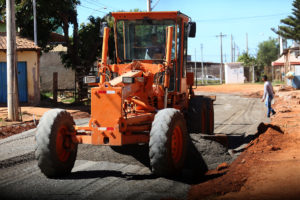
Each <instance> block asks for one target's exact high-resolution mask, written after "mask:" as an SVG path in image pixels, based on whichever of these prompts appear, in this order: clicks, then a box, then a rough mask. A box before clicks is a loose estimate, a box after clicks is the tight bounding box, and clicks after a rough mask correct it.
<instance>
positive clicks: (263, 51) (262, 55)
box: [257, 38, 279, 67]
mask: <svg viewBox="0 0 300 200" xmlns="http://www.w3.org/2000/svg"><path fill="white" fill-rule="evenodd" d="M278 54H279V44H278V41H277V40H276V39H272V38H269V40H267V41H264V42H261V43H260V44H259V45H258V52H257V62H258V65H259V66H261V67H266V66H271V63H272V61H274V60H276V59H277V57H278Z"/></svg>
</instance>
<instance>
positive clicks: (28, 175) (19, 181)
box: [0, 94, 268, 199]
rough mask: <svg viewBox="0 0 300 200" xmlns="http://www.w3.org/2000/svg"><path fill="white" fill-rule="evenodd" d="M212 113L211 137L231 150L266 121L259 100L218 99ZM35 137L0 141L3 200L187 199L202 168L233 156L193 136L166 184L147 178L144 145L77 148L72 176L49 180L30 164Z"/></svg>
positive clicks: (31, 134)
mask: <svg viewBox="0 0 300 200" xmlns="http://www.w3.org/2000/svg"><path fill="white" fill-rule="evenodd" d="M214 108H215V133H218V134H226V135H228V138H229V143H228V144H229V146H228V148H229V149H234V148H238V147H240V146H241V145H243V143H245V142H248V139H249V137H250V136H251V135H253V134H254V133H255V132H256V128H257V126H258V124H259V123H261V122H268V121H267V119H266V118H265V115H266V114H265V111H266V110H265V108H264V105H263V103H261V102H260V101H259V99H254V98H242V97H240V96H235V95H224V94H218V95H217V101H215V105H214ZM87 120H88V119H82V120H77V121H76V123H77V124H79V125H80V124H84V123H86V122H87ZM34 134H35V130H30V131H27V132H24V133H22V134H18V135H15V136H11V137H9V138H6V139H2V140H0V198H1V197H2V198H1V199H162V198H180V199H185V197H186V195H187V191H188V190H189V187H190V184H191V183H197V182H200V181H205V179H203V178H199V176H196V175H198V174H197V172H198V171H199V169H201V167H202V168H203V170H205V169H207V168H208V169H211V168H214V167H216V166H217V165H218V164H220V163H221V162H224V161H226V162H231V161H232V160H233V158H234V156H235V155H233V154H229V153H228V151H227V149H226V148H224V147H223V146H222V145H220V144H219V143H216V142H213V141H210V142H206V143H205V142H203V141H204V140H203V139H202V138H201V136H199V135H198V134H192V135H191V138H192V141H193V144H192V146H193V149H194V151H193V152H190V154H189V159H188V160H189V161H188V164H186V167H185V170H183V173H182V174H181V175H180V176H179V177H177V178H174V179H166V178H160V177H155V176H153V175H152V174H151V171H150V170H149V168H148V167H147V166H148V165H149V161H148V157H147V154H148V150H147V146H146V145H144V146H143V145H141V146H131V147H129V148H116V147H115V148H111V147H105V146H101V147H98V146H89V145H79V149H78V155H77V160H76V163H75V167H74V168H73V170H72V173H71V174H70V175H69V176H67V177H64V178H60V179H47V178H46V177H45V176H44V175H43V174H41V172H40V170H39V169H38V167H37V162H36V161H35V160H34V152H33V151H34V146H35V141H34ZM204 143H205V144H204ZM191 166H192V167H191ZM203 166H205V167H203ZM195 169H197V170H195ZM195 177H198V178H195Z"/></svg>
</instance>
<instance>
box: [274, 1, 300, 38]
mask: <svg viewBox="0 0 300 200" xmlns="http://www.w3.org/2000/svg"><path fill="white" fill-rule="evenodd" d="M293 7H294V8H293V9H292V10H293V12H292V15H290V16H288V17H287V18H284V19H282V20H280V22H281V23H282V24H284V25H281V26H279V28H278V30H275V29H274V28H272V30H273V31H274V32H275V33H277V34H279V35H281V36H282V37H284V38H286V39H292V40H295V41H296V42H300V0H294V2H293Z"/></svg>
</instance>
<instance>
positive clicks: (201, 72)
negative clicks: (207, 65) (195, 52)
mask: <svg viewBox="0 0 300 200" xmlns="http://www.w3.org/2000/svg"><path fill="white" fill-rule="evenodd" d="M201 76H202V79H201V83H202V85H203V79H204V74H203V44H201Z"/></svg>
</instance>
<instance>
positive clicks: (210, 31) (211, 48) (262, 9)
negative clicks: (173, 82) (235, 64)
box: [78, 0, 293, 62]
mask: <svg viewBox="0 0 300 200" xmlns="http://www.w3.org/2000/svg"><path fill="white" fill-rule="evenodd" d="M156 2H157V4H156ZM292 2H293V0H152V6H154V5H155V4H156V6H155V7H154V9H153V11H177V10H179V11H181V12H183V13H184V14H186V15H188V16H190V17H191V18H192V20H193V21H196V22H197V33H196V38H190V39H189V47H188V53H189V55H192V60H195V49H196V60H197V61H200V60H201V56H200V55H201V54H200V52H201V51H200V49H201V48H200V44H203V59H204V61H211V62H220V38H219V37H216V35H219V34H220V33H221V32H222V33H223V34H225V35H226V37H224V38H223V53H224V57H223V60H224V62H230V60H231V51H230V50H231V48H230V35H231V34H232V35H233V39H234V42H235V43H236V45H237V46H238V49H239V52H240V54H241V53H242V52H244V51H245V50H246V33H248V48H249V53H250V54H251V55H256V53H257V50H258V48H257V47H258V44H259V43H260V42H262V41H265V40H267V39H268V38H269V37H273V38H277V35H276V34H275V33H273V32H272V31H271V28H272V27H274V28H276V27H277V26H278V25H279V24H280V19H283V18H285V17H287V16H288V15H290V14H291V12H292ZM135 8H139V9H140V10H146V9H147V1H146V0H106V1H105V0H81V5H80V6H78V19H79V22H80V23H82V22H87V18H88V16H90V15H93V16H100V17H102V16H104V15H105V14H106V13H108V12H113V11H118V10H126V11H129V10H131V9H135ZM236 54H238V53H237V52H236Z"/></svg>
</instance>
